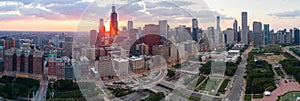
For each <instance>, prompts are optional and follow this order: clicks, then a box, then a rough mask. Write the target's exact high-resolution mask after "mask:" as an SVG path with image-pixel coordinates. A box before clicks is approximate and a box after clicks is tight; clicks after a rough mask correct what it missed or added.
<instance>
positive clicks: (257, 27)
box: [253, 21, 264, 45]
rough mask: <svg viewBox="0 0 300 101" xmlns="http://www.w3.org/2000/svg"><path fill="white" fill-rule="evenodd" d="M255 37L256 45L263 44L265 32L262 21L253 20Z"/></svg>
mask: <svg viewBox="0 0 300 101" xmlns="http://www.w3.org/2000/svg"><path fill="white" fill-rule="evenodd" d="M253 37H254V40H253V41H254V45H263V39H264V38H263V33H262V24H261V22H256V21H254V22H253Z"/></svg>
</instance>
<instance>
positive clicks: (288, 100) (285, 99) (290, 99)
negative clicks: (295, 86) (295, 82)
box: [277, 91, 300, 101]
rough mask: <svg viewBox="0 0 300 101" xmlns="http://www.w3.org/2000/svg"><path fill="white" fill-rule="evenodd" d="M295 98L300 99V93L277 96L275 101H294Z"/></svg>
mask: <svg viewBox="0 0 300 101" xmlns="http://www.w3.org/2000/svg"><path fill="white" fill-rule="evenodd" d="M294 94H295V96H294ZM297 97H300V91H295V92H288V93H285V94H283V95H281V96H279V97H278V100H277V101H295V99H296V98H297Z"/></svg>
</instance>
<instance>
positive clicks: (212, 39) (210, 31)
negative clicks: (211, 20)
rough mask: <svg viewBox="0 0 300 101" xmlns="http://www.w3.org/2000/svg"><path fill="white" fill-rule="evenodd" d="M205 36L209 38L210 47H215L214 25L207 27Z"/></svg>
mask: <svg viewBox="0 0 300 101" xmlns="http://www.w3.org/2000/svg"><path fill="white" fill-rule="evenodd" d="M207 37H208V40H209V43H210V45H211V46H210V47H211V48H213V47H215V45H216V44H215V43H216V42H215V29H214V27H208V28H207Z"/></svg>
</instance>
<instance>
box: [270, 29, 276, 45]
mask: <svg viewBox="0 0 300 101" xmlns="http://www.w3.org/2000/svg"><path fill="white" fill-rule="evenodd" d="M270 33H271V44H272V45H275V44H276V40H277V34H276V33H274V32H273V31H271V32H270Z"/></svg>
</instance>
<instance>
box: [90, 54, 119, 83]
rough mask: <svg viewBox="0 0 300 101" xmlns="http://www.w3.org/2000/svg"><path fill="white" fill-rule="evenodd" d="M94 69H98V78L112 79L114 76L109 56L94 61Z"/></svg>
mask: <svg viewBox="0 0 300 101" xmlns="http://www.w3.org/2000/svg"><path fill="white" fill-rule="evenodd" d="M95 64H96V67H97V68H98V72H99V76H100V77H102V78H106V77H108V78H113V77H114V76H116V72H115V70H114V68H113V65H112V59H111V57H110V56H102V57H100V58H99V60H98V61H96V63H95Z"/></svg>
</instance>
